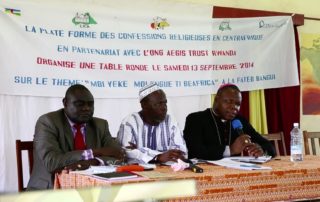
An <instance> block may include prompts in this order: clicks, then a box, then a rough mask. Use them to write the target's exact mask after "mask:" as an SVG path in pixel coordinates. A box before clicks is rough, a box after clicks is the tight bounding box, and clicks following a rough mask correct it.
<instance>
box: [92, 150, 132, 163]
mask: <svg viewBox="0 0 320 202" xmlns="http://www.w3.org/2000/svg"><path fill="white" fill-rule="evenodd" d="M92 152H93V155H94V156H95V157H99V156H110V157H114V158H116V159H119V160H123V161H124V160H126V152H125V150H124V149H123V148H119V147H103V148H99V149H93V150H92Z"/></svg>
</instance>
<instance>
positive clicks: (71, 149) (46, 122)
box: [28, 84, 125, 190]
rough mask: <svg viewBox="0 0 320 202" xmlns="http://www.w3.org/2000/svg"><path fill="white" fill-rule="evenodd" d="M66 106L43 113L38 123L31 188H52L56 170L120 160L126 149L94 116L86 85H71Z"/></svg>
mask: <svg viewBox="0 0 320 202" xmlns="http://www.w3.org/2000/svg"><path fill="white" fill-rule="evenodd" d="M62 101H63V106H64V108H63V109H60V110H58V111H54V112H50V113H47V114H44V115H42V116H41V117H40V118H39V119H38V121H37V123H36V127H35V134H34V140H33V144H34V150H33V157H34V163H33V171H32V174H31V177H30V181H29V183H28V190H34V189H50V188H53V181H54V173H55V172H59V171H61V170H63V169H65V170H75V169H86V168H88V167H89V166H90V165H105V164H109V163H117V162H121V161H123V160H124V159H125V152H124V150H123V149H121V147H120V145H119V144H118V143H117V142H116V141H114V140H113V138H112V137H111V135H110V132H109V127H108V122H107V121H106V120H104V119H100V118H96V117H93V112H94V99H93V96H92V94H91V93H90V91H89V90H88V89H87V88H86V87H85V86H83V85H79V84H76V85H73V86H71V87H69V88H68V90H67V92H66V95H65V97H64V98H63V100H62Z"/></svg>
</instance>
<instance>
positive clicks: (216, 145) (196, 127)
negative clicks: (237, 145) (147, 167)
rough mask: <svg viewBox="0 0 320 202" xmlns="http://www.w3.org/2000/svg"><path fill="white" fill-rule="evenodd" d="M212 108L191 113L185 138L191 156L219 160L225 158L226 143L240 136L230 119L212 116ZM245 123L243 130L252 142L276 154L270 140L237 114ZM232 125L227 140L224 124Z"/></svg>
mask: <svg viewBox="0 0 320 202" xmlns="http://www.w3.org/2000/svg"><path fill="white" fill-rule="evenodd" d="M212 116H213V114H211V112H210V109H206V110H204V111H200V112H195V113H192V114H189V115H188V116H187V118H186V123H185V128H184V131H183V133H184V138H185V140H186V144H187V148H188V156H189V158H199V159H205V160H218V159H221V158H223V153H224V150H225V148H226V145H228V144H229V141H230V145H231V144H232V143H233V142H234V141H235V139H236V138H237V137H238V136H239V133H238V132H237V131H236V130H234V129H233V128H232V126H231V125H230V121H227V122H226V123H223V122H222V121H221V119H220V118H218V117H216V116H215V115H214V118H215V119H214V118H213V117H212ZM235 119H239V120H240V122H241V123H242V125H243V132H244V133H245V134H248V135H249V136H250V137H251V142H253V143H257V144H259V145H260V146H261V147H262V149H263V150H264V151H265V152H266V153H268V155H271V156H275V150H274V147H273V145H272V144H271V142H270V141H268V140H267V139H265V138H264V137H262V136H261V135H260V134H259V133H258V132H257V131H256V130H255V129H254V128H253V127H252V125H251V124H250V123H249V122H248V121H247V120H246V119H244V118H243V117H241V116H239V115H238V116H237V117H235ZM223 124H225V125H226V127H227V128H229V127H230V129H229V130H231V131H230V133H229V134H230V137H229V138H228V141H227V142H226V141H225V137H224V131H223V130H224V129H223V128H226V127H224V126H223ZM217 127H218V128H217Z"/></svg>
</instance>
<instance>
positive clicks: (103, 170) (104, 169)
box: [70, 166, 117, 175]
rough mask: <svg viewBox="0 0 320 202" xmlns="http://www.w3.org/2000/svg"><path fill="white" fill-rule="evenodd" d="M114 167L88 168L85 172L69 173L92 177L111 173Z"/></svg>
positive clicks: (114, 169)
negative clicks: (97, 174)
mask: <svg viewBox="0 0 320 202" xmlns="http://www.w3.org/2000/svg"><path fill="white" fill-rule="evenodd" d="M116 169H117V168H116V167H115V166H90V167H89V168H88V169H86V170H75V171H71V172H70V173H77V174H82V175H92V174H96V173H111V172H115V171H116Z"/></svg>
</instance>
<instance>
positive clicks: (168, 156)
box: [157, 149, 184, 163]
mask: <svg viewBox="0 0 320 202" xmlns="http://www.w3.org/2000/svg"><path fill="white" fill-rule="evenodd" d="M183 155H184V152H183V151H180V150H178V149H171V150H168V151H166V152H164V153H162V154H159V155H158V159H157V160H158V161H159V162H160V163H164V162H167V161H175V162H176V161H177V160H178V159H184V156H183Z"/></svg>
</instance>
